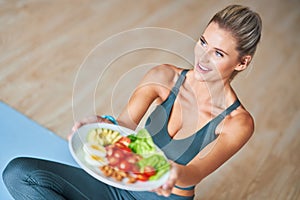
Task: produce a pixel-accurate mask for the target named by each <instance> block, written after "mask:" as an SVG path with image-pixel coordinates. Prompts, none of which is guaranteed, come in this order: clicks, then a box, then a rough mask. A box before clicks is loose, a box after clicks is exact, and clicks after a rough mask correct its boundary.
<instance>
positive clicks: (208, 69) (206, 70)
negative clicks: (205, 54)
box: [197, 63, 212, 72]
mask: <svg viewBox="0 0 300 200" xmlns="http://www.w3.org/2000/svg"><path fill="white" fill-rule="evenodd" d="M197 68H198V69H199V70H201V71H203V72H209V71H212V69H210V68H207V67H204V66H202V65H200V64H199V63H198V64H197Z"/></svg>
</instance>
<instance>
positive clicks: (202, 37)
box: [200, 35, 229, 56]
mask: <svg viewBox="0 0 300 200" xmlns="http://www.w3.org/2000/svg"><path fill="white" fill-rule="evenodd" d="M200 39H202V40H204V42H205V43H206V44H208V42H207V41H206V39H205V37H204V36H203V35H201V37H200ZM214 49H216V50H218V51H221V52H223V53H224V54H226V55H227V56H228V55H229V54H228V53H227V52H226V51H224V50H222V49H220V48H217V47H214Z"/></svg>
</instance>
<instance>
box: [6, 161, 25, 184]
mask: <svg viewBox="0 0 300 200" xmlns="http://www.w3.org/2000/svg"><path fill="white" fill-rule="evenodd" d="M28 159H29V158H22V157H20V158H14V159H13V160H11V161H10V162H9V163H8V164H7V166H6V167H5V169H4V170H3V172H2V179H3V182H4V183H5V185H6V186H8V185H11V184H15V183H16V181H18V180H21V179H22V177H24V175H25V174H26V173H25V171H26V170H27V168H26V167H24V165H26V164H25V163H26V162H27V161H28Z"/></svg>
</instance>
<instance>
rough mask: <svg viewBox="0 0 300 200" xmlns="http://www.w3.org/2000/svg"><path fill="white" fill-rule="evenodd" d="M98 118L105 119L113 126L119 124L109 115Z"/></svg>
mask: <svg viewBox="0 0 300 200" xmlns="http://www.w3.org/2000/svg"><path fill="white" fill-rule="evenodd" d="M100 117H101V118H103V119H107V120H108V121H110V122H111V123H113V124H115V125H118V124H119V123H118V121H117V120H116V119H115V118H114V117H113V116H111V115H101V116H100Z"/></svg>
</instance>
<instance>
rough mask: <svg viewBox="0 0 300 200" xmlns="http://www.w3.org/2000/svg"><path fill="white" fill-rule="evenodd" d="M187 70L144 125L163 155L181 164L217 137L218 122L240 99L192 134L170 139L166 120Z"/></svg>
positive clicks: (234, 107) (188, 160) (189, 188)
mask: <svg viewBox="0 0 300 200" xmlns="http://www.w3.org/2000/svg"><path fill="white" fill-rule="evenodd" d="M187 72H188V70H183V71H182V72H181V74H180V76H179V78H178V80H177V81H176V83H175V86H174V87H173V88H172V90H171V92H170V94H169V96H168V97H167V99H166V100H165V101H164V102H163V103H162V104H160V105H158V106H157V107H156V108H155V109H154V111H153V112H152V113H151V114H150V115H149V117H148V119H147V120H146V125H145V128H146V129H147V130H148V131H149V133H150V134H151V136H152V138H153V141H154V142H155V144H156V145H157V146H158V147H159V148H161V149H162V150H163V151H164V153H165V155H166V156H167V157H168V158H169V159H170V160H173V161H174V162H176V163H178V164H182V165H186V164H187V163H189V162H190V161H191V160H192V159H193V158H194V157H195V156H196V155H197V154H198V153H199V152H200V151H201V150H202V149H203V148H204V147H205V146H206V145H208V144H209V143H211V142H212V141H214V140H215V139H216V138H217V135H216V134H215V130H216V127H217V126H218V124H219V123H220V122H221V121H222V120H223V119H224V118H225V116H226V115H228V114H229V113H231V112H232V111H233V110H235V109H236V108H237V107H239V106H240V101H239V100H236V101H235V102H234V103H233V104H232V105H231V106H229V107H228V108H227V109H226V110H224V111H223V112H222V113H221V114H219V115H218V116H217V117H215V118H214V119H212V120H211V121H209V122H208V123H207V124H206V125H205V126H204V127H203V128H201V129H200V130H198V131H197V132H196V133H194V134H193V135H191V136H189V137H187V138H184V139H172V138H171V137H170V135H169V133H168V121H169V117H170V113H171V110H172V107H173V104H174V101H175V99H176V97H177V94H178V92H179V88H180V86H181V85H182V83H183V82H184V80H185V75H186V73H187ZM176 187H178V188H180V189H183V190H191V189H193V188H194V186H191V187H188V188H182V187H179V186H176Z"/></svg>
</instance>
